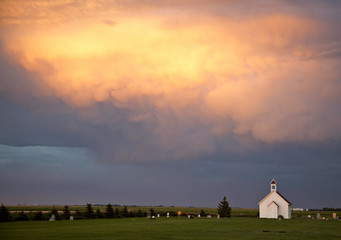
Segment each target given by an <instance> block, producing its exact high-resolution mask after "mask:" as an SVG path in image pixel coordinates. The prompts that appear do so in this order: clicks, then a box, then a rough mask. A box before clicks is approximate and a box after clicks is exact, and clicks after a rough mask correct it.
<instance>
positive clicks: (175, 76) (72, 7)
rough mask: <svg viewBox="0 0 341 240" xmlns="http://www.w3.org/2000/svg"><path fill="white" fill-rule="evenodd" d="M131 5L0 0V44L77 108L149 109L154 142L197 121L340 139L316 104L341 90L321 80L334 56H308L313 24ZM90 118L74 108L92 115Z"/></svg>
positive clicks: (286, 137) (288, 137)
mask: <svg viewBox="0 0 341 240" xmlns="http://www.w3.org/2000/svg"><path fill="white" fill-rule="evenodd" d="M180 2H181V1H179V2H178V4H179V3H180ZM133 3H134V2H133V1H131V2H130V5H129V4H128V5H126V6H124V7H122V6H121V5H119V4H116V3H115V4H111V5H110V4H107V5H106V2H105V1H103V2H100V4H95V3H91V4H90V3H88V4H87V5H86V6H82V7H81V8H80V9H81V10H77V4H76V3H75V2H73V1H56V2H55V3H54V4H50V5H49V4H48V3H44V2H39V1H38V2H35V4H33V5H32V6H31V7H30V8H28V10H26V8H25V6H26V5H20V4H16V2H6V4H2V5H1V12H2V15H3V17H2V18H1V19H2V20H1V26H2V28H3V30H4V33H3V34H1V40H2V41H3V47H4V49H5V51H6V53H7V54H9V55H10V56H12V57H13V58H14V59H15V61H17V62H18V63H20V64H21V65H22V66H23V67H24V68H25V69H27V70H29V71H31V72H33V73H35V74H37V75H38V76H39V79H40V81H42V83H44V85H45V84H47V85H48V86H49V88H50V89H52V90H53V92H54V94H55V95H56V96H57V97H59V98H61V99H63V100H64V101H65V102H66V103H68V104H70V105H72V106H73V107H75V108H76V109H84V108H87V107H89V106H92V105H94V104H96V103H98V102H107V103H110V104H112V105H113V106H114V107H118V108H127V109H130V110H131V111H132V112H134V111H135V110H138V112H139V114H132V116H130V118H129V121H149V120H150V115H156V119H157V121H158V124H157V127H156V128H155V129H154V131H155V134H157V135H158V136H160V139H164V141H165V142H167V141H168V140H169V139H171V138H172V137H174V138H176V136H177V134H175V133H174V131H175V132H176V131H182V130H183V129H186V128H188V127H189V128H190V127H191V125H192V123H193V122H200V124H204V125H205V126H208V128H209V129H210V130H209V134H211V135H212V136H213V137H217V136H219V137H220V136H224V135H226V134H227V135H236V136H238V135H239V136H245V135H250V136H252V137H253V138H254V139H257V140H261V141H264V142H274V141H279V142H281V141H307V140H308V141H316V140H323V139H328V138H334V137H337V136H339V134H340V132H335V131H334V129H335V128H339V127H340V126H339V123H340V122H341V121H340V120H341V119H340V116H338V120H337V121H336V120H335V118H333V119H332V118H331V115H332V113H330V112H325V111H324V110H321V107H322V108H323V106H325V105H328V104H334V101H336V100H340V91H336V90H335V89H334V90H331V89H328V86H330V85H335V84H334V83H335V81H336V78H335V77H336V76H337V73H336V74H334V75H333V70H332V69H333V68H334V67H335V66H336V65H337V61H335V60H332V59H328V60H324V59H320V58H311V59H307V57H313V56H318V53H319V52H320V50H321V49H319V48H318V47H316V46H314V45H313V44H310V45H309V47H305V45H304V44H305V43H307V42H308V43H309V42H310V41H311V39H318V38H319V37H320V36H321V35H323V34H324V31H325V30H324V27H323V23H321V22H319V21H317V20H314V19H312V18H309V17H306V16H299V15H297V14H290V13H276V12H275V13H265V14H257V15H255V16H247V17H245V18H244V17H243V16H237V17H236V16H234V17H232V16H231V17H225V16H218V15H217V16H216V15H215V14H214V13H212V12H206V14H204V15H203V11H202V9H201V11H198V12H196V11H193V12H190V13H187V12H186V11H182V10H181V9H182V8H183V7H184V6H183V5H181V4H180V5H175V6H172V8H170V9H169V10H168V11H165V9H164V8H160V7H159V6H156V7H155V8H152V9H150V8H147V9H146V8H142V10H137V8H133V7H132V4H133ZM46 4H47V5H49V6H46ZM168 4H169V3H168ZM214 4H215V5H216V4H219V1H218V2H215V3H214ZM220 4H222V3H220ZM104 6H107V7H104ZM71 13H72V14H71ZM48 14H50V15H51V17H50V18H49V15H48ZM327 45H328V43H327ZM333 46H334V47H335V44H334V45H333ZM336 47H337V48H339V47H340V45H337V46H336ZM325 48H327V50H328V49H329V48H328V46H327V47H325ZM324 50H325V49H324ZM329 50H330V49H329ZM321 70H323V71H324V74H323V75H322V74H321V72H320V71H321ZM321 89H323V91H322V92H321ZM339 90H340V89H339ZM326 92H328V93H326ZM80 111H81V110H80ZM141 112H142V114H141ZM325 114H327V116H326V117H327V121H329V122H328V123H327V124H326V123H325V122H323V121H321V119H322V118H323V115H324V116H325ZM90 115H91V114H90ZM90 115H87V114H82V116H83V117H85V118H91V119H92V118H95V117H94V116H93V115H92V116H90ZM170 115H171V116H172V118H173V117H175V119H178V120H179V121H181V122H182V124H181V127H179V125H177V124H175V125H172V121H173V120H169V117H168V116H170ZM103 121H106V120H103ZM108 124H110V123H108ZM169 129H171V130H169ZM339 129H340V128H339ZM193 139H198V136H197V135H195V134H193V137H192V140H193ZM188 140H189V141H191V140H190V139H188ZM197 141H198V140H197ZM174 142H176V141H175V140H174ZM169 146H170V148H171V147H172V146H171V145H169ZM197 146H201V147H202V146H206V150H205V151H208V152H209V151H212V149H214V146H213V144H211V143H209V144H206V145H205V143H203V142H201V143H198V144H197ZM192 151H193V152H200V151H202V150H200V149H193V150H192ZM179 152H180V153H181V151H179ZM179 152H178V153H179ZM180 153H179V154H180ZM183 155H186V153H184V154H183ZM180 156H182V155H181V154H180Z"/></svg>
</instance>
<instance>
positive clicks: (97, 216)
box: [96, 209, 103, 218]
mask: <svg viewBox="0 0 341 240" xmlns="http://www.w3.org/2000/svg"><path fill="white" fill-rule="evenodd" d="M96 218H103V214H102V213H101V210H100V209H97V210H96Z"/></svg>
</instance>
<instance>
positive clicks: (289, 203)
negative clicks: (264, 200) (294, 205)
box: [277, 192, 291, 205]
mask: <svg viewBox="0 0 341 240" xmlns="http://www.w3.org/2000/svg"><path fill="white" fill-rule="evenodd" d="M277 193H278V195H279V196H281V198H283V199H284V200H285V201H286V202H287V203H288V204H289V205H291V202H289V201H288V199H286V198H285V197H283V195H282V194H280V193H279V192H277Z"/></svg>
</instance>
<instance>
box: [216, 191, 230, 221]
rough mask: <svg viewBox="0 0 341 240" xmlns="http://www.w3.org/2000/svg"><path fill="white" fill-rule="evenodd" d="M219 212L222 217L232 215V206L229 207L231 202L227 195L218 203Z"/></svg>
mask: <svg viewBox="0 0 341 240" xmlns="http://www.w3.org/2000/svg"><path fill="white" fill-rule="evenodd" d="M218 213H219V215H220V217H231V208H230V207H229V202H228V201H227V200H226V196H224V198H223V200H221V201H220V203H219V205H218Z"/></svg>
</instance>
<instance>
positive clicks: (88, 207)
mask: <svg viewBox="0 0 341 240" xmlns="http://www.w3.org/2000/svg"><path fill="white" fill-rule="evenodd" d="M85 217H86V218H87V219H90V218H94V217H95V215H94V209H93V207H92V206H91V203H87V204H86V213H85Z"/></svg>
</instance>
